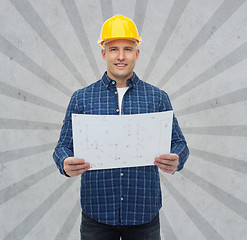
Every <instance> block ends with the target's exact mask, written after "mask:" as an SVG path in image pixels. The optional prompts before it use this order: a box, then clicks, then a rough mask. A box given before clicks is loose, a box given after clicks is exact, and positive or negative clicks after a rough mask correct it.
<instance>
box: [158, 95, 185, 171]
mask: <svg viewBox="0 0 247 240" xmlns="http://www.w3.org/2000/svg"><path fill="white" fill-rule="evenodd" d="M162 92H163V91H162ZM163 93H164V95H163V99H162V103H161V105H160V111H161V112H162V111H169V110H173V108H172V105H171V102H170V99H169V97H168V95H167V94H166V93H165V92H163ZM188 157H189V148H188V146H187V142H186V141H185V138H184V135H183V133H182V131H181V129H180V127H179V125H178V121H177V118H176V117H175V115H174V114H173V123H172V138H171V153H170V154H164V155H161V156H159V157H157V158H155V162H154V164H155V165H157V166H158V167H159V168H160V169H161V170H162V171H164V172H167V173H174V172H175V171H180V170H182V169H183V166H184V164H185V162H186V161H187V159H188Z"/></svg>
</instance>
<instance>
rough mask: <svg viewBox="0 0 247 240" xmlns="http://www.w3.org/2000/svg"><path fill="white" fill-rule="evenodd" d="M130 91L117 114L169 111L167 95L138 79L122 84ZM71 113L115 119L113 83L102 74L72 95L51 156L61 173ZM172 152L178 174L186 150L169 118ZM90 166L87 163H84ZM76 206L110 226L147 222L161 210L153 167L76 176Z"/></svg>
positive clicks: (70, 142) (69, 136)
mask: <svg viewBox="0 0 247 240" xmlns="http://www.w3.org/2000/svg"><path fill="white" fill-rule="evenodd" d="M127 85H128V86H129V89H128V90H127V92H126V93H125V95H124V97H123V101H122V109H121V110H122V114H141V113H152V112H162V111H168V110H172V106H171V103H170V100H169V98H168V95H167V94H166V93H165V92H164V91H162V90H160V89H158V88H157V87H154V86H152V85H150V84H148V83H145V82H143V81H141V80H140V79H139V78H138V77H137V75H136V74H135V73H134V75H133V76H132V77H131V78H130V79H128V80H127ZM72 113H79V114H99V115H114V114H115V115H118V114H119V105H118V92H117V89H116V82H115V81H114V80H112V79H110V78H109V77H108V76H107V74H106V73H105V74H104V75H103V77H102V79H100V80H99V81H97V82H95V83H93V84H91V85H90V86H87V87H85V88H83V89H80V90H78V91H76V92H75V93H74V94H73V96H72V97H71V100H70V103H69V106H68V108H67V112H66V115H65V119H64V121H63V126H62V130H61V134H60V139H59V141H58V144H57V146H56V148H55V151H54V154H53V157H54V160H55V162H56V164H57V167H58V168H59V170H60V172H61V173H62V174H64V175H66V173H65V172H64V170H63V161H64V159H65V158H67V157H72V156H74V154H73V139H72V124H71V115H72ZM171 152H172V153H176V154H178V155H179V166H178V169H177V170H178V171H179V170H181V169H182V168H183V165H184V163H185V161H186V160H187V158H188V155H189V150H188V147H187V144H186V141H185V139H184V136H183V134H182V132H181V130H180V128H179V125H178V122H177V119H176V118H175V116H174V118H173V130H172V142H171ZM85 160H86V161H88V162H90V159H85ZM81 207H82V211H83V212H85V213H86V214H87V215H88V216H89V217H91V218H93V219H94V220H96V221H98V222H102V223H105V224H109V225H139V224H144V223H147V222H149V221H151V220H152V219H153V218H154V217H155V216H156V215H157V213H158V211H159V209H160V208H161V189H160V178H159V171H158V167H157V166H155V165H153V166H143V167H131V168H117V169H105V170H93V171H86V172H84V173H83V174H82V175H81Z"/></svg>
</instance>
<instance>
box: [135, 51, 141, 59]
mask: <svg viewBox="0 0 247 240" xmlns="http://www.w3.org/2000/svg"><path fill="white" fill-rule="evenodd" d="M139 54H140V49H136V60H137V59H138V57H139Z"/></svg>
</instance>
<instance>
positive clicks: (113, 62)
mask: <svg viewBox="0 0 247 240" xmlns="http://www.w3.org/2000/svg"><path fill="white" fill-rule="evenodd" d="M138 56H139V49H136V46H135V42H133V41H131V40H125V39H119V40H113V41H110V42H108V43H107V44H106V46H105V49H102V57H103V59H104V60H105V61H106V64H107V75H108V77H110V78H111V79H114V80H116V81H118V80H119V81H126V80H127V79H129V78H130V77H132V75H133V69H134V67H135V62H136V60H137V59H138Z"/></svg>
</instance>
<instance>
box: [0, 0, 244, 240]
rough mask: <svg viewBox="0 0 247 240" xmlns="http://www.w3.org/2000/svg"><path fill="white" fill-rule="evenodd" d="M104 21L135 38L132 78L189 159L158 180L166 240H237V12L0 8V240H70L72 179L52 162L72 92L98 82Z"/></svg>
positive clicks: (43, 5)
mask: <svg viewBox="0 0 247 240" xmlns="http://www.w3.org/2000/svg"><path fill="white" fill-rule="evenodd" d="M113 14H123V15H125V16H127V17H129V18H131V19H133V20H134V21H135V23H136V25H137V27H138V28H139V33H140V35H141V37H142V38H143V42H142V44H141V45H140V51H141V54H140V57H139V60H138V62H137V65H136V69H135V71H136V73H137V74H138V76H139V77H140V78H141V79H143V80H145V81H147V82H149V83H151V84H153V85H156V86H158V87H160V88H162V89H163V90H165V91H166V92H167V93H168V94H169V96H170V98H171V101H172V104H173V107H174V110H175V114H176V116H177V117H178V120H179V123H180V125H181V128H182V130H183V132H184V134H185V137H186V139H187V142H188V145H189V147H190V150H191V155H190V158H189V160H188V162H187V164H186V165H185V169H184V170H183V171H182V172H181V173H176V174H174V175H172V176H170V175H167V174H164V173H161V185H162V192H163V208H162V209H161V213H160V219H161V234H162V239H166V240H180V239H181V240H182V239H183V240H191V239H198V240H205V239H207V240H212V239H222V240H223V239H224V240H232V239H239V240H245V239H246V229H247V197H246V196H247V188H246V185H247V160H246V155H247V148H246V145H247V77H246V76H247V67H246V66H247V1H245V0H190V1H187V0H184V1H182V0H159V1H150V0H149V1H148V0H143V1H141V0H134V1H133V0H127V1H121V0H116V1H113V0H96V1H86V0H53V1H48V0H42V1H39V0H3V1H1V2H0V72H1V79H0V114H1V115H0V137H1V138H0V139H1V140H0V141H1V144H0V174H1V183H0V206H1V207H0V226H1V231H0V239H4V240H13V239H18V240H19V239H25V240H33V239H37V240H39V239H40V240H43V239H51V240H52V239H63V240H66V239H69V240H74V239H75V240H76V239H79V224H80V206H79V190H80V189H79V187H80V182H79V178H73V179H66V178H65V177H63V176H61V175H60V174H59V172H58V170H57V169H56V166H55V164H54V163H53V159H52V152H53V149H54V146H55V145H56V141H57V139H58V137H59V131H60V128H61V124H62V121H63V117H64V114H65V111H66V107H67V105H68V102H69V99H70V96H71V95H72V93H73V91H75V90H77V89H79V88H82V87H84V86H87V85H89V84H91V83H93V82H94V81H96V80H97V79H99V78H100V76H101V75H102V74H103V72H104V71H105V69H106V67H105V63H104V61H103V59H102V58H101V53H100V50H101V49H100V47H99V46H98V45H97V39H98V37H99V34H100V29H101V26H102V24H103V22H104V21H105V20H106V19H107V18H109V17H111V16H112V15H113Z"/></svg>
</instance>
